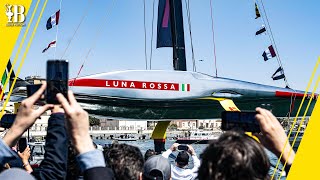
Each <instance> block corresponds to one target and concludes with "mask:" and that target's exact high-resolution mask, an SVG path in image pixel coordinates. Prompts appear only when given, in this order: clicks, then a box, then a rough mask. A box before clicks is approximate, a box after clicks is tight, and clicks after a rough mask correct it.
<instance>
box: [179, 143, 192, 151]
mask: <svg viewBox="0 0 320 180" xmlns="http://www.w3.org/2000/svg"><path fill="white" fill-rule="evenodd" d="M188 149H189V147H188V146H187V145H184V144H180V145H179V146H178V150H180V151H188Z"/></svg>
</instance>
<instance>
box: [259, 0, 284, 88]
mask: <svg viewBox="0 0 320 180" xmlns="http://www.w3.org/2000/svg"><path fill="white" fill-rule="evenodd" d="M260 2H261V5H262V9H263V12H264V15H265V17H263V16H262V20H263V23H264V24H266V25H267V26H268V27H269V31H270V33H268V31H267V34H268V36H269V39H270V41H271V44H273V45H274V49H275V51H276V53H277V56H276V59H277V61H278V64H279V66H280V67H281V68H282V71H283V73H284V69H283V65H282V62H281V58H280V54H279V51H278V48H277V45H276V42H275V39H274V36H273V33H272V30H271V26H270V23H269V19H268V16H267V13H266V10H265V8H264V4H263V2H262V0H260ZM284 81H285V84H286V87H290V86H289V83H288V80H287V77H286V76H285V78H284Z"/></svg>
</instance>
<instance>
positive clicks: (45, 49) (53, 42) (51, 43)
mask: <svg viewBox="0 0 320 180" xmlns="http://www.w3.org/2000/svg"><path fill="white" fill-rule="evenodd" d="M50 47H56V41H55V40H53V41H51V42H50V43H49V44H48V46H47V47H46V48H44V49H43V50H42V53H44V52H46V51H47V50H48V49H49V48H50Z"/></svg>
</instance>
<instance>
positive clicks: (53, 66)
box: [46, 60, 69, 104]
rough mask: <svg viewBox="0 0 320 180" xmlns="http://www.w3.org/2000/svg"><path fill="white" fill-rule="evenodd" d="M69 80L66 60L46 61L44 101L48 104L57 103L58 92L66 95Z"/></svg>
mask: <svg viewBox="0 0 320 180" xmlns="http://www.w3.org/2000/svg"><path fill="white" fill-rule="evenodd" d="M68 80H69V63H68V61H67V60H48V61H47V91H46V101H47V103H49V104H59V102H58V100H57V98H56V95H57V94H58V93H61V94H63V95H64V96H65V97H67V92H68Z"/></svg>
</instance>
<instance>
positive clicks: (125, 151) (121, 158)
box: [104, 144, 144, 180]
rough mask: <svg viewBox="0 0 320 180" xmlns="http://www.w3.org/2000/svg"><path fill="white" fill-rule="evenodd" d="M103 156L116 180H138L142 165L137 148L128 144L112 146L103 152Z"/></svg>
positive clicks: (141, 158)
mask: <svg viewBox="0 0 320 180" xmlns="http://www.w3.org/2000/svg"><path fill="white" fill-rule="evenodd" d="M104 156H105V160H106V163H107V164H108V165H109V166H110V168H111V169H112V170H113V172H114V174H115V177H116V179H117V180H136V179H139V175H140V173H142V171H143V164H144V160H143V156H142V154H141V152H140V150H139V148H137V147H135V146H131V145H128V144H112V145H111V146H110V148H108V149H106V150H105V151H104Z"/></svg>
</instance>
